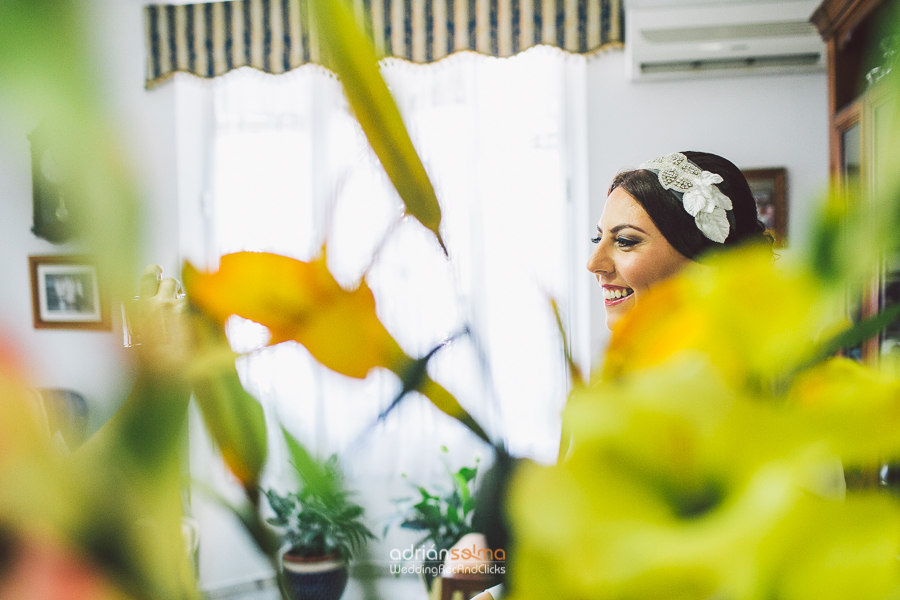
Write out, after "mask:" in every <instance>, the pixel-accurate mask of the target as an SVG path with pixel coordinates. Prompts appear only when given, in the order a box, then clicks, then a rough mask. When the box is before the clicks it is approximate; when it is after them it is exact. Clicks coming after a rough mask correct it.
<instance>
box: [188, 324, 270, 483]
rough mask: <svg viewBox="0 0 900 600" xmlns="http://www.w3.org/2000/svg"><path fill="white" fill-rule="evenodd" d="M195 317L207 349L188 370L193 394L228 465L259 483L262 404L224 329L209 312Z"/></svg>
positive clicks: (263, 454)
mask: <svg viewBox="0 0 900 600" xmlns="http://www.w3.org/2000/svg"><path fill="white" fill-rule="evenodd" d="M194 319H195V323H196V324H197V332H198V335H199V336H201V337H202V338H203V343H202V345H201V347H202V348H203V352H204V356H201V358H200V359H198V361H197V364H196V365H194V366H193V367H192V369H191V373H190V381H191V385H192V387H193V389H194V398H195V399H196V400H197V404H198V406H199V407H200V412H201V413H202V414H203V421H204V423H205V424H206V427H207V429H208V430H209V433H210V435H211V436H212V438H213V440H214V441H215V442H216V444H217V445H218V446H219V448H220V449H221V451H222V457H223V458H224V459H225V463H226V464H227V465H228V467H229V469H231V471H232V473H234V474H235V475H236V476H237V477H238V479H240V480H241V482H242V483H243V484H244V486H245V487H248V488H255V487H256V485H257V484H258V483H259V474H260V472H261V471H262V468H263V465H264V464H265V462H266V456H267V453H268V442H267V439H266V419H265V415H264V414H263V409H262V406H261V405H260V404H259V402H257V401H256V399H255V398H254V397H253V396H251V395H250V394H248V393H247V391H246V390H245V389H244V386H243V385H242V384H241V380H240V379H239V378H238V374H237V371H236V370H235V366H234V358H235V357H234V355H233V354H232V353H231V349H230V347H229V346H228V340H227V339H226V338H225V335H224V333H223V332H222V331H221V330H219V329H218V326H217V325H216V324H215V323H214V322H212V321H211V320H208V319H207V318H205V317H202V316H200V315H194Z"/></svg>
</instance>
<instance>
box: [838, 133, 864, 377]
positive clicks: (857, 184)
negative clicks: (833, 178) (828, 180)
mask: <svg viewBox="0 0 900 600" xmlns="http://www.w3.org/2000/svg"><path fill="white" fill-rule="evenodd" d="M861 158H862V152H861V129H860V124H859V123H856V124H854V125H852V126H851V127H849V128H847V129H846V130H845V131H843V132H842V133H841V191H842V192H843V193H844V197H845V198H846V199H847V201H849V202H853V201H856V202H858V201H859V200H860V198H861V195H862V185H861V180H860V172H861V163H862V161H861ZM862 305H863V302H862V297H861V296H860V295H858V294H849V293H848V295H847V315H848V316H849V317H850V319H851V320H852V321H853V322H854V323H859V321H860V320H861V319H862ZM862 349H863V345H862V344H861V343H860V344H857V345H855V346H853V347H851V348H848V349H847V350H846V351H845V353H846V356H848V357H849V358H852V359H853V360H856V361H860V362H861V361H862V354H863V352H862Z"/></svg>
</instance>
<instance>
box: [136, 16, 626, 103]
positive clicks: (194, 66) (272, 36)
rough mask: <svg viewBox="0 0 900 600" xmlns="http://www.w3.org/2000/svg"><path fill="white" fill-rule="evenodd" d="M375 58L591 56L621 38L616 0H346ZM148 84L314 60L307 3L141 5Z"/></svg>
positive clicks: (285, 67)
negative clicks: (536, 51) (539, 51)
mask: <svg viewBox="0 0 900 600" xmlns="http://www.w3.org/2000/svg"><path fill="white" fill-rule="evenodd" d="M352 1H353V4H354V8H355V11H356V15H357V17H358V18H359V20H360V22H361V23H363V24H364V26H365V28H366V30H367V31H368V32H369V33H370V34H371V36H372V39H373V40H374V43H375V47H376V50H377V51H378V53H379V55H381V56H392V57H398V58H405V59H407V60H410V61H413V62H417V63H428V62H432V61H435V60H438V59H440V58H442V57H444V56H447V55H448V54H452V53H453V52H457V51H459V50H472V51H475V52H480V53H482V54H488V55H493V56H512V55H513V54H516V53H517V52H520V51H522V50H525V49H526V48H529V47H531V46H535V45H537V44H549V45H552V46H558V47H560V48H563V49H565V50H568V51H570V52H578V53H585V52H592V51H594V50H597V49H599V48H601V47H603V46H605V45H607V44H610V43H620V42H621V41H622V39H623V35H622V32H623V29H624V28H623V15H622V0H352ZM145 18H146V34H147V48H148V61H147V86H148V87H150V86H152V85H154V84H156V83H159V82H160V81H163V80H165V79H166V78H168V77H170V76H171V75H172V74H173V73H175V72H179V71H180V72H187V73H193V74H195V75H198V76H200V77H215V76H217V75H222V74H223V73H227V72H228V71H230V70H232V69H235V68H237V67H241V66H247V65H249V66H251V67H255V68H257V69H260V70H262V71H266V72H268V73H283V72H285V71H289V70H291V69H293V68H294V67H298V66H300V65H303V64H306V63H309V62H318V59H319V56H318V48H317V44H316V39H315V31H313V30H311V29H310V23H309V9H308V6H307V4H306V2H305V0H231V1H228V2H210V3H200V4H180V5H173V4H151V5H149V6H147V7H145Z"/></svg>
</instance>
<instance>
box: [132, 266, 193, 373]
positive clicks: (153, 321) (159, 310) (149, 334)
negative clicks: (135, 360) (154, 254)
mask: <svg viewBox="0 0 900 600" xmlns="http://www.w3.org/2000/svg"><path fill="white" fill-rule="evenodd" d="M138 335H139V336H140V337H139V339H140V350H141V360H142V362H143V363H144V366H145V367H146V368H149V369H150V370H152V371H154V372H157V373H161V374H171V375H174V374H176V373H177V372H179V371H182V370H183V369H184V366H185V364H186V361H187V359H188V358H189V352H190V348H191V336H190V328H189V324H188V314H187V298H185V295H184V292H183V291H182V289H181V284H180V283H178V281H176V280H175V279H172V278H171V277H167V278H165V279H164V278H163V276H162V267H160V266H159V265H148V266H147V268H146V269H144V272H143V274H141V281H140V300H139V302H138Z"/></svg>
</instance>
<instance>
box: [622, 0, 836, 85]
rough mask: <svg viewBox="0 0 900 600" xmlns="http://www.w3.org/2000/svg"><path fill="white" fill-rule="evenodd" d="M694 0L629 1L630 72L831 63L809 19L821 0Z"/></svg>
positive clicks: (639, 76) (788, 68) (739, 70)
mask: <svg viewBox="0 0 900 600" xmlns="http://www.w3.org/2000/svg"><path fill="white" fill-rule="evenodd" d="M695 2H696V0H694V3H692V2H690V0H688V1H687V2H686V1H685V0H668V1H663V0H631V1H627V2H626V5H625V6H626V12H625V27H626V34H625V40H626V42H625V55H626V64H627V65H628V67H627V68H628V70H629V76H630V77H631V79H635V80H656V79H676V78H684V77H697V76H701V77H702V76H717V75H718V76H722V75H732V76H733V75H751V74H772V73H796V72H805V71H815V70H823V69H824V68H825V44H824V43H823V42H822V39H821V37H819V33H818V31H817V30H816V28H815V26H814V25H813V24H812V23H811V22H810V20H809V18H810V16H811V15H812V13H813V11H815V9H816V7H817V6H818V5H819V0H799V1H798V0H785V1H781V2H778V1H772V0H769V1H767V2H758V1H757V2H753V1H750V2H748V1H746V0H744V1H734V0H732V1H730V2H728V1H724V2H722V1H720V2H716V3H706V4H698V3H695Z"/></svg>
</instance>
